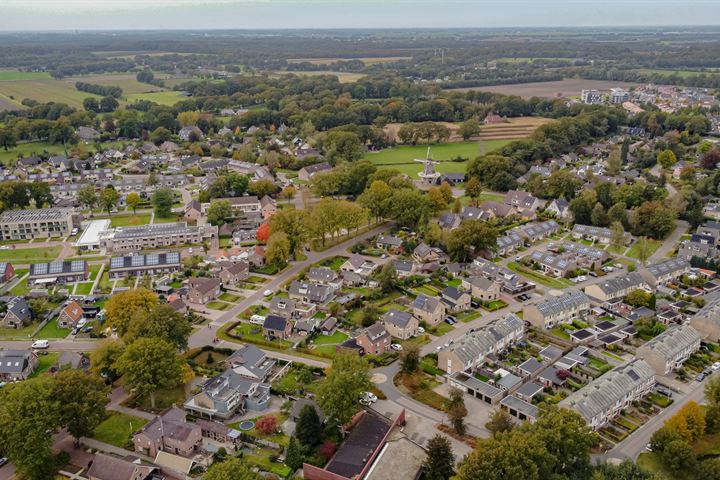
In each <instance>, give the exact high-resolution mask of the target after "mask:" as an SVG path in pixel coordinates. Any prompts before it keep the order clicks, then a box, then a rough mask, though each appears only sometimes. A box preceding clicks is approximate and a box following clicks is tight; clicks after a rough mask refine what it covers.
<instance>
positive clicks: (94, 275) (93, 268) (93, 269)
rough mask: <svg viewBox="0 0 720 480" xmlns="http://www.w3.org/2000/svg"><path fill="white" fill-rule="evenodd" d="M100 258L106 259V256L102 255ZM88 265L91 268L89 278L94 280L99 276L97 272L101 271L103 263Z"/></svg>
mask: <svg viewBox="0 0 720 480" xmlns="http://www.w3.org/2000/svg"><path fill="white" fill-rule="evenodd" d="M100 258H102V259H104V258H105V257H100ZM88 267H89V269H90V277H89V279H90V280H93V281H94V280H95V278H97V274H98V273H99V272H100V268H102V264H97V265H88Z"/></svg>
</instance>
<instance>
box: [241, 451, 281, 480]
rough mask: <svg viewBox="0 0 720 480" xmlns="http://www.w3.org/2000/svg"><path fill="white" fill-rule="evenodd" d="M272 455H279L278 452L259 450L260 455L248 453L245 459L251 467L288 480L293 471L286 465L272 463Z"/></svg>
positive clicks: (244, 456)
mask: <svg viewBox="0 0 720 480" xmlns="http://www.w3.org/2000/svg"><path fill="white" fill-rule="evenodd" d="M270 455H277V452H275V451H274V450H270V449H268V448H263V449H261V450H259V452H258V453H246V454H244V455H243V458H244V459H245V460H246V461H247V462H248V463H249V464H251V465H255V466H256V467H258V468H259V469H260V470H264V471H266V472H270V473H274V474H276V475H277V476H279V477H280V478H287V477H289V476H290V474H291V473H293V472H292V469H291V468H290V467H288V466H287V465H285V464H282V463H278V462H271V461H270Z"/></svg>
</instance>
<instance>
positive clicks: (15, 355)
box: [0, 348, 38, 382]
mask: <svg viewBox="0 0 720 480" xmlns="http://www.w3.org/2000/svg"><path fill="white" fill-rule="evenodd" d="M37 366H38V357H37V354H36V353H35V352H34V351H32V350H5V349H2V348H0V380H2V381H3V382H14V381H16V380H26V379H27V378H28V377H29V376H30V375H31V374H32V373H33V372H34V371H35V368H36V367H37Z"/></svg>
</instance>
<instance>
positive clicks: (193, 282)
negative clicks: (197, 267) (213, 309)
mask: <svg viewBox="0 0 720 480" xmlns="http://www.w3.org/2000/svg"><path fill="white" fill-rule="evenodd" d="M188 286H189V287H190V289H189V290H188V294H187V296H188V300H190V301H191V302H192V303H200V304H206V303H208V302H210V301H212V300H215V299H216V298H217V297H218V296H219V295H220V292H221V286H222V283H221V282H220V280H219V279H217V278H203V277H198V278H191V279H190V281H189V282H188Z"/></svg>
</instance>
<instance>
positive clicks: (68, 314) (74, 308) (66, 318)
mask: <svg viewBox="0 0 720 480" xmlns="http://www.w3.org/2000/svg"><path fill="white" fill-rule="evenodd" d="M82 318H83V308H82V307H81V306H80V305H79V304H78V303H77V302H70V303H68V304H67V305H65V307H64V308H63V309H62V310H61V311H60V316H59V317H58V319H57V323H58V327H60V328H75V327H76V326H77V323H78V322H79V321H80V319H82Z"/></svg>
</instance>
